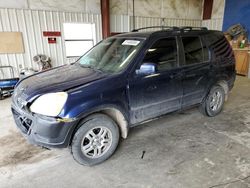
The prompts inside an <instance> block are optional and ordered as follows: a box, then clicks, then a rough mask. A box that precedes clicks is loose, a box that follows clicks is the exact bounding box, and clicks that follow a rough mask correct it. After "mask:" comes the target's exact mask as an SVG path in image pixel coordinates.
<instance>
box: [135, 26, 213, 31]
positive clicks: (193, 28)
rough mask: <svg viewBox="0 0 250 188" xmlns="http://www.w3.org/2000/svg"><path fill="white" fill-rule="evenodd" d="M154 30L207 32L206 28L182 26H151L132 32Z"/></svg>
mask: <svg viewBox="0 0 250 188" xmlns="http://www.w3.org/2000/svg"><path fill="white" fill-rule="evenodd" d="M154 28H160V29H162V30H164V29H168V30H174V31H184V32H186V31H197V30H204V31H207V30H208V29H207V28H206V27H190V26H184V27H176V26H173V27H170V26H151V27H142V28H138V29H133V30H132V32H138V31H140V30H144V29H154Z"/></svg>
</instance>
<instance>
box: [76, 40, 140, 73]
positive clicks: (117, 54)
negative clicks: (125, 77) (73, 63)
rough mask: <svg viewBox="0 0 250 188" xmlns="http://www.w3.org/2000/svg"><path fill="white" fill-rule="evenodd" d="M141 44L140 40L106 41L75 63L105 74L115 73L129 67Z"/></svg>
mask: <svg viewBox="0 0 250 188" xmlns="http://www.w3.org/2000/svg"><path fill="white" fill-rule="evenodd" d="M142 43H143V40H142V39H126V38H110V39H106V40H103V41H102V42H100V43H99V44H98V45H97V46H95V47H94V48H92V49H91V50H90V51H89V52H87V53H86V54H85V55H83V56H82V57H81V58H80V59H79V60H78V61H77V63H79V64H80V65H81V66H83V67H89V68H93V69H98V70H100V71H103V72H106V73H117V72H120V71H122V70H124V69H125V68H126V67H127V66H128V65H129V63H130V62H131V60H132V59H133V57H134V56H135V55H136V54H137V52H138V51H139V48H140V46H141V45H142Z"/></svg>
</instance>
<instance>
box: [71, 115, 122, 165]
mask: <svg viewBox="0 0 250 188" xmlns="http://www.w3.org/2000/svg"><path fill="white" fill-rule="evenodd" d="M119 138H120V134H119V129H118V126H117V124H116V123H115V122H114V121H113V120H112V119H111V118H110V117H108V116H106V115H104V114H94V115H91V116H89V117H88V118H87V119H85V121H84V122H83V123H82V124H81V127H80V128H79V129H78V130H77V132H76V133H75V135H74V137H73V141H72V144H71V152H72V155H73V158H74V159H75V160H76V161H77V162H78V163H80V164H82V165H88V166H92V165H95V164H98V163H101V162H103V161H105V160H106V159H108V158H109V157H110V156H111V155H112V154H113V153H114V151H115V150H116V147H117V145H118V142H119Z"/></svg>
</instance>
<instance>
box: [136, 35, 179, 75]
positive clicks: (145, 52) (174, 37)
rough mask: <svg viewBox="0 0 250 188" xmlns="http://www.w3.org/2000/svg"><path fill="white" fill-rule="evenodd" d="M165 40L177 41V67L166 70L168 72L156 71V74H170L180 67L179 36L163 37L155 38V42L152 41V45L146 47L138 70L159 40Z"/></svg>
mask: <svg viewBox="0 0 250 188" xmlns="http://www.w3.org/2000/svg"><path fill="white" fill-rule="evenodd" d="M164 39H175V43H176V53H177V59H176V62H175V66H174V67H172V68H170V69H166V70H162V71H158V70H157V71H156V74H159V73H160V74H161V73H165V72H168V71H171V70H174V69H176V68H178V67H179V65H180V64H179V61H180V49H179V42H178V36H167V37H165V36H161V37H157V38H155V39H154V40H151V42H150V44H149V45H148V46H147V47H146V49H145V50H144V52H143V56H142V59H141V60H140V63H139V65H138V67H137V69H139V68H140V66H141V65H142V64H143V60H144V57H145V56H146V54H147V52H148V50H149V49H150V48H151V47H152V46H153V45H154V44H155V43H156V42H157V41H159V40H164Z"/></svg>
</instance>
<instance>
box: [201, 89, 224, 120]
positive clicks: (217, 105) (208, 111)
mask: <svg viewBox="0 0 250 188" xmlns="http://www.w3.org/2000/svg"><path fill="white" fill-rule="evenodd" d="M224 102H225V91H224V89H223V88H222V87H221V86H219V85H215V86H213V87H212V88H211V90H210V91H209V94H208V95H207V97H206V98H205V100H204V101H203V102H202V104H201V105H200V108H199V109H200V111H201V113H202V114H204V115H206V116H209V117H213V116H216V115H218V114H219V113H220V112H221V111H222V109H223V106H224Z"/></svg>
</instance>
